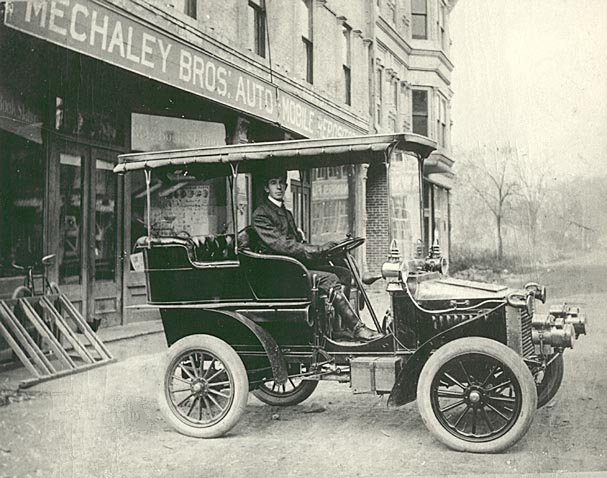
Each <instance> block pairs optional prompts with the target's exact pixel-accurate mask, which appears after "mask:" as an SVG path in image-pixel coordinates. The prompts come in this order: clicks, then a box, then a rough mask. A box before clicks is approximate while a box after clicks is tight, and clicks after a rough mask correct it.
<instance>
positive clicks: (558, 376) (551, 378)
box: [537, 353, 565, 408]
mask: <svg viewBox="0 0 607 478" xmlns="http://www.w3.org/2000/svg"><path fill="white" fill-rule="evenodd" d="M564 375H565V361H564V360H563V354H562V353H561V354H559V356H558V357H557V358H555V359H554V361H553V362H552V363H551V364H550V365H548V368H547V369H546V370H545V371H544V380H542V383H540V384H539V385H538V386H537V408H541V407H543V406H544V405H546V404H547V403H548V402H549V401H550V400H552V399H553V398H554V396H555V395H556V392H558V391H559V388H561V384H562V383H563V376H564Z"/></svg>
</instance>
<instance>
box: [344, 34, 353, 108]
mask: <svg viewBox="0 0 607 478" xmlns="http://www.w3.org/2000/svg"><path fill="white" fill-rule="evenodd" d="M342 39H343V44H342V55H343V59H342V62H343V65H342V68H343V75H344V102H345V103H346V104H347V105H351V104H352V29H351V28H350V27H349V26H348V25H344V26H343V27H342Z"/></svg>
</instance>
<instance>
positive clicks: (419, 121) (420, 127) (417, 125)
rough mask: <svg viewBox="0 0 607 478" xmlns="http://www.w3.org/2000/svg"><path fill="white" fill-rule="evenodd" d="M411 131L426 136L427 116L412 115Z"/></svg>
mask: <svg viewBox="0 0 607 478" xmlns="http://www.w3.org/2000/svg"><path fill="white" fill-rule="evenodd" d="M413 132H414V133H416V134H422V135H424V136H428V117H424V116H415V115H414V116H413Z"/></svg>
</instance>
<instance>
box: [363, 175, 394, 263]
mask: <svg viewBox="0 0 607 478" xmlns="http://www.w3.org/2000/svg"><path fill="white" fill-rule="evenodd" d="M366 209H367V226H366V237H367V242H366V249H367V251H366V255H367V269H366V270H367V271H369V272H371V273H376V272H379V271H380V270H381V266H382V264H383V263H384V262H385V261H386V258H387V257H388V252H389V247H390V237H389V232H390V228H389V214H388V182H387V174H386V166H385V165H384V164H372V165H370V166H369V169H368V170H367V197H366Z"/></svg>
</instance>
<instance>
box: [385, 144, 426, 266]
mask: <svg viewBox="0 0 607 478" xmlns="http://www.w3.org/2000/svg"><path fill="white" fill-rule="evenodd" d="M390 192H391V203H392V211H391V221H392V227H393V232H392V234H393V238H394V239H396V241H397V244H398V248H399V250H400V252H401V257H409V258H410V257H413V256H414V253H415V245H416V242H417V239H420V238H421V228H420V214H419V201H420V187H419V174H418V162H417V159H416V158H414V157H411V156H408V155H403V160H402V161H392V162H391V165H390Z"/></svg>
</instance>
